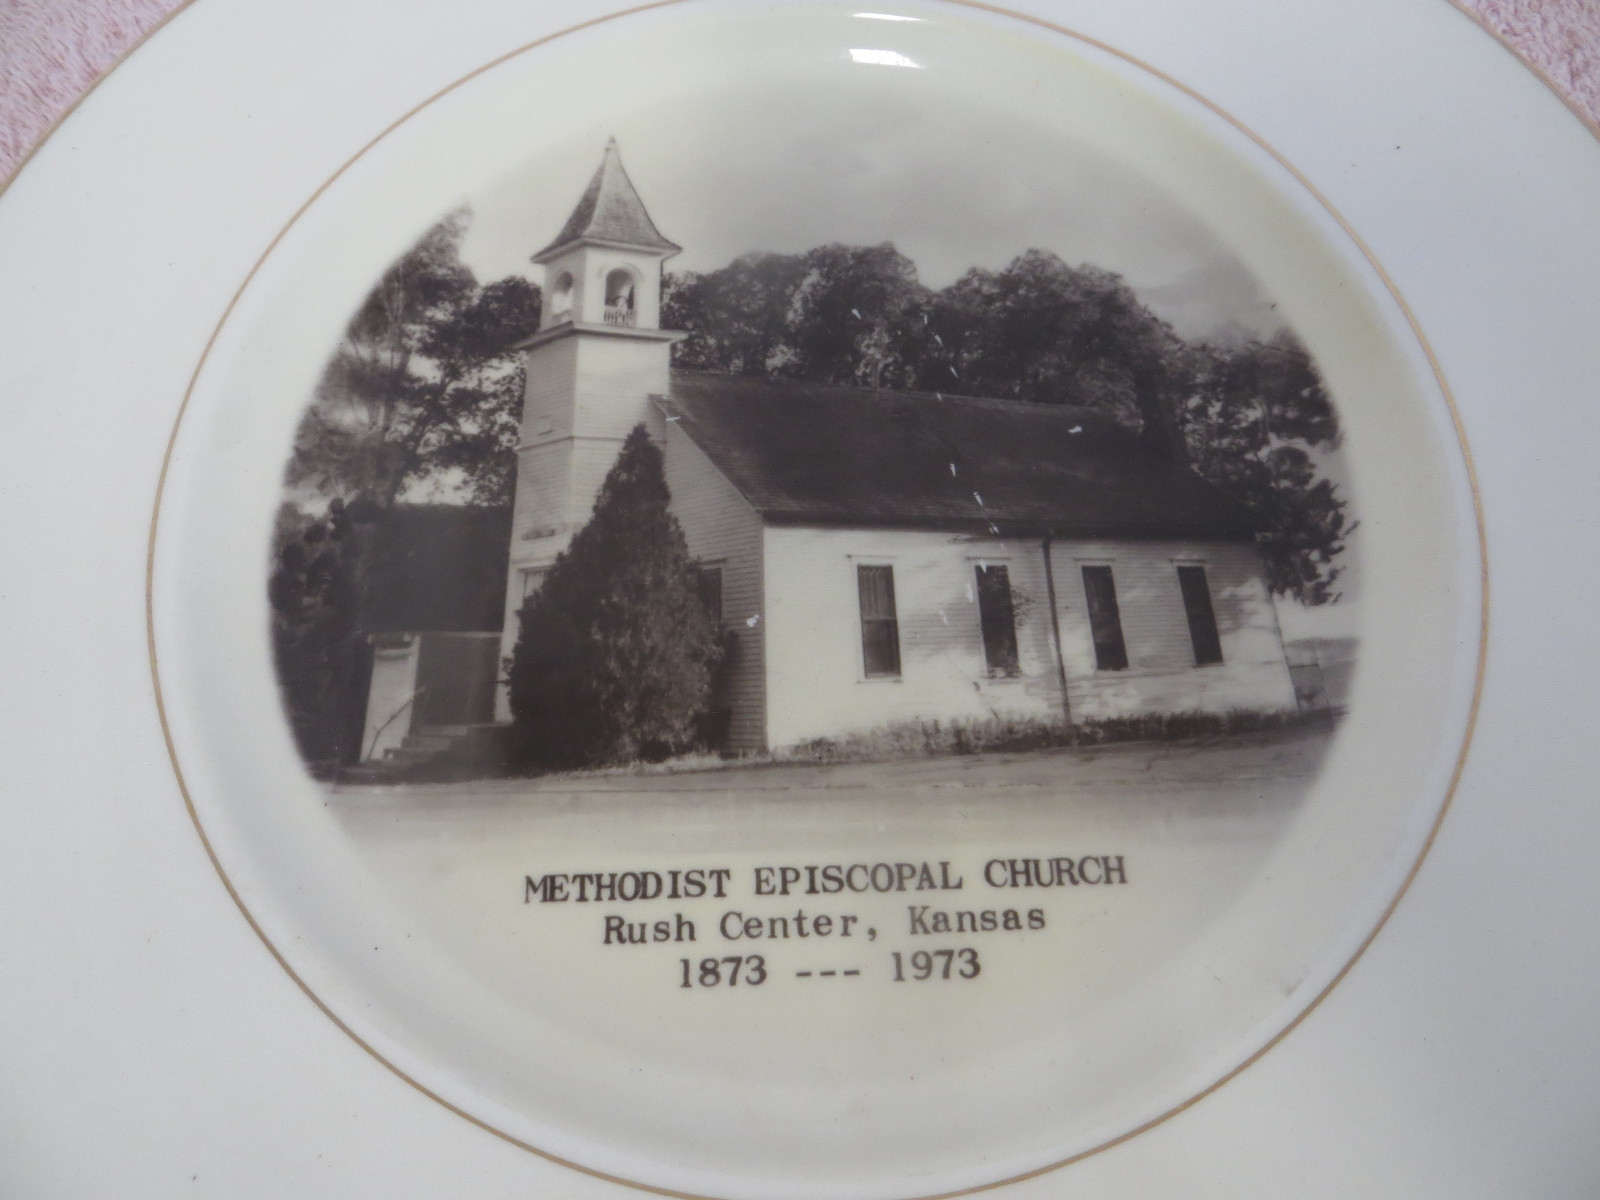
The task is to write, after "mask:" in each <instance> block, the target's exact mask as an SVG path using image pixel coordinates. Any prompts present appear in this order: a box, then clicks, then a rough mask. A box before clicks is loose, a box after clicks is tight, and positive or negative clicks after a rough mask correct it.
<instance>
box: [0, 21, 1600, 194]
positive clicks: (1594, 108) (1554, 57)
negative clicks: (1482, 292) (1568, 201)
mask: <svg viewBox="0 0 1600 1200" xmlns="http://www.w3.org/2000/svg"><path fill="white" fill-rule="evenodd" d="M1407 2H1409V3H1415V4H1427V3H1443V2H1444V0H1407ZM1450 2H1451V3H1453V4H1456V6H1457V7H1458V8H1461V9H1463V10H1465V11H1467V12H1469V13H1471V14H1472V15H1473V16H1475V17H1476V18H1477V19H1478V20H1479V21H1480V22H1481V23H1482V24H1483V25H1485V26H1486V27H1488V28H1489V29H1490V30H1492V31H1493V32H1494V33H1496V34H1498V35H1499V36H1500V37H1501V38H1502V39H1503V40H1505V41H1506V42H1507V43H1508V44H1509V45H1510V46H1511V47H1512V48H1513V49H1515V50H1516V51H1517V53H1519V54H1520V55H1522V57H1523V58H1524V59H1526V60H1527V61H1528V62H1529V63H1530V64H1531V65H1532V66H1533V67H1534V69H1535V70H1537V71H1539V72H1540V74H1542V75H1543V76H1544V77H1545V78H1546V79H1547V80H1548V81H1549V82H1550V83H1551V84H1552V85H1554V86H1555V87H1556V89H1557V90H1558V91H1560V92H1562V93H1563V94H1565V95H1566V97H1567V98H1568V99H1569V100H1570V101H1571V102H1572V104H1573V106H1574V107H1575V108H1576V109H1577V110H1578V112H1579V114H1580V115H1582V116H1584V117H1585V118H1586V119H1587V121H1588V123H1589V125H1590V127H1591V128H1593V129H1594V130H1595V131H1596V133H1597V134H1600V0H1450ZM180 3H181V0H0V180H4V179H7V178H9V177H10V175H11V173H12V172H13V171H14V170H15V169H16V167H17V166H18V164H19V163H21V161H22V160H23V158H24V157H25V156H26V155H27V153H28V151H29V150H31V149H32V148H33V146H34V145H35V144H36V143H37V142H38V141H39V140H40V139H41V138H42V137H44V136H45V134H46V133H48V132H49V130H50V128H51V127H52V126H53V125H54V124H55V122H56V121H57V120H59V119H60V118H61V116H62V115H63V114H64V113H65V112H66V111H67V109H68V108H70V107H71V105H72V104H73V102H74V101H76V100H77V99H78V97H79V96H81V95H82V94H83V93H84V92H85V91H86V90H87V89H88V88H89V87H90V86H91V85H92V84H93V83H94V81H95V80H96V79H98V78H99V77H100V76H101V75H102V74H103V73H104V72H105V71H107V70H109V69H110V68H111V67H112V66H113V65H114V64H115V63H116V61H117V59H118V58H120V57H121V56H122V55H123V54H125V53H126V52H127V51H128V50H129V49H130V48H132V46H133V45H134V43H136V42H137V41H138V40H139V38H140V37H142V36H143V35H144V34H145V33H147V32H148V31H149V30H151V29H152V28H153V27H154V26H155V25H157V24H158V23H159V22H160V21H161V19H162V18H163V17H164V16H166V15H167V14H168V13H169V12H171V11H172V10H174V9H176V8H178V7H179V5H180Z"/></svg>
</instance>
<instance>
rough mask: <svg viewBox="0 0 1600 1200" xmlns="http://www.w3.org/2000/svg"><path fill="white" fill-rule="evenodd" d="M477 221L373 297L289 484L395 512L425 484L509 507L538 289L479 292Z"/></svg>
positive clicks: (399, 269) (521, 285)
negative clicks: (470, 263) (473, 267)
mask: <svg viewBox="0 0 1600 1200" xmlns="http://www.w3.org/2000/svg"><path fill="white" fill-rule="evenodd" d="M467 221H468V214H467V213H466V212H465V211H464V210H463V211H461V212H457V213H454V214H452V215H451V216H449V217H447V218H445V220H443V221H441V222H439V224H437V225H435V226H434V227H433V228H432V229H431V230H429V231H428V233H427V234H425V235H424V236H423V237H422V239H421V240H420V241H418V242H417V244H416V245H415V246H413V247H412V248H411V249H410V250H409V251H407V252H406V253H405V254H404V255H403V256H402V257H401V258H400V259H399V260H398V261H396V262H395V263H394V265H393V266H391V267H390V268H389V269H388V270H387V271H385V272H384V275H383V277H382V278H381V279H380V280H379V281H378V284H377V286H376V287H374V288H373V289H372V291H371V292H370V293H369V294H368V295H367V297H366V300H365V301H364V302H363V303H362V305H361V308H360V309H359V310H358V311H357V312H356V315H355V316H354V317H353V318H352V319H351V321H350V324H349V325H348V327H347V328H346V330H345V336H344V338H343V340H342V341H341V342H340V344H339V348H338V350H337V351H336V352H335V353H334V356H333V359H332V361H331V362H330V363H329V364H328V367H327V369H326V370H325V371H324V373H323V376H322V380H321V382H320V383H319V385H318V387H317V391H316V395H315V397H314V398H313V401H312V404H311V407H310V409H309V410H308V411H307V413H306V416H305V419H304V420H303V421H302V422H301V426H300V429H299V431H298V434H297V436H296V439H295V448H294V455H293V457H292V459H291V461H290V465H289V472H288V482H289V484H290V485H291V486H297V485H298V486H307V487H310V488H312V489H313V490H315V491H318V492H321V493H322V494H324V495H327V496H342V497H345V498H347V499H351V498H355V497H361V498H362V499H363V500H365V501H366V502H368V503H371V504H373V505H375V506H377V507H378V508H379V509H387V508H389V507H390V506H392V505H393V504H394V502H395V501H396V500H397V499H398V498H399V497H400V496H401V495H402V494H403V493H404V492H405V491H406V489H407V488H409V487H412V486H414V485H418V484H425V483H430V482H437V483H442V484H453V485H454V486H455V488H456V489H457V490H459V491H460V492H462V493H463V494H464V495H465V497H466V498H468V499H470V500H472V501H474V502H477V503H483V504H504V503H509V502H510V494H511V488H512V481H513V469H514V462H513V457H512V456H513V453H514V449H515V445H516V429H517V422H518V419H519V415H520V407H521V401H522V365H521V357H520V355H519V354H518V353H517V351H516V349H515V347H516V345H517V344H518V343H519V342H520V341H522V340H523V339H524V338H526V337H527V336H529V335H530V334H531V333H532V332H533V331H534V330H535V329H537V328H538V323H539V303H540V297H539V289H538V288H536V287H535V286H534V285H533V284H531V283H529V282H528V281H527V280H525V279H521V278H518V277H511V278H507V279H502V280H500V281H498V282H496V283H492V284H489V285H488V286H487V287H483V286H480V285H479V284H478V282H477V280H476V279H475V278H474V277H473V274H472V272H471V271H470V270H469V269H468V268H467V267H466V266H465V265H464V264H463V263H462V262H461V258H460V244H461V238H462V235H463V234H464V232H465V231H466V227H467Z"/></svg>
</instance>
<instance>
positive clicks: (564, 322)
mask: <svg viewBox="0 0 1600 1200" xmlns="http://www.w3.org/2000/svg"><path fill="white" fill-rule="evenodd" d="M678 249H679V248H678V246H677V245H676V244H674V243H673V242H669V241H668V240H667V239H666V238H664V237H662V236H661V231H660V230H659V229H657V228H656V226H655V222H654V221H652V220H651V219H650V214H649V213H648V212H647V211H646V210H645V207H644V201H643V200H641V199H639V193H638V192H636V191H635V190H634V187H633V182H632V180H630V179H629V178H628V173H627V172H626V171H624V170H623V169H622V155H621V154H620V153H619V152H618V150H617V143H616V139H614V138H613V139H612V140H611V141H610V142H608V143H607V144H606V150H605V156H604V157H603V158H602V159H601V161H600V168H599V170H597V171H596V172H595V173H594V177H593V178H592V179H590V180H589V186H588V187H586V188H585V189H584V190H583V196H582V198H581V199H580V200H579V201H578V207H577V208H575V209H573V210H572V215H571V216H570V217H569V218H567V223H566V225H565V226H563V227H562V230H561V232H560V233H559V234H558V235H557V236H556V239H555V241H553V242H551V243H550V244H549V245H548V246H546V247H545V248H544V249H543V250H541V251H539V253H537V254H535V255H534V256H533V261H534V262H536V263H539V264H540V265H541V266H543V267H544V273H545V287H544V311H543V314H542V315H541V317H540V320H539V332H538V333H536V334H534V335H533V337H531V338H530V339H528V342H527V344H526V345H527V353H528V357H527V370H526V381H527V382H526V385H525V390H524V392H523V400H522V437H521V439H520V442H519V444H518V446H517V490H516V499H515V502H514V508H513V515H512V535H511V563H510V566H511V570H510V575H509V578H508V579H507V587H506V609H505V614H506V615H505V634H504V638H503V640H502V644H501V653H502V655H508V654H510V653H511V651H512V649H513V648H514V647H515V645H516V637H517V628H518V624H517V613H518V612H519V611H520V610H521V608H522V604H523V601H524V600H525V599H526V598H527V597H528V596H529V595H530V594H531V593H532V592H533V591H534V590H535V589H537V588H538V587H539V586H540V582H541V581H542V580H543V578H544V573H545V571H546V570H547V569H548V568H549V566H550V564H551V563H552V562H554V561H555V559H556V556H557V555H559V554H560V553H561V551H562V550H564V549H565V548H566V546H567V543H568V542H570V541H571V540H572V535H573V534H574V533H576V532H577V531H578V530H579V529H581V528H582V527H583V525H584V523H585V522H586V521H587V520H588V519H589V514H590V512H591V511H592V510H593V508H594V499H595V496H596V494H598V492H599V490H600V485H601V484H602V483H603V482H605V477H606V474H607V473H608V472H609V471H610V470H611V464H612V463H613V462H615V461H616V457H617V452H618V451H619V450H620V449H621V448H622V443H623V441H624V440H625V439H626V438H627V436H628V434H629V433H630V432H631V431H632V430H633V428H634V427H635V426H637V425H640V424H643V425H644V426H645V427H646V428H647V429H648V430H649V431H650V433H651V436H652V437H655V438H657V439H661V438H664V437H665V436H666V427H665V425H664V423H663V417H662V414H661V411H660V409H659V408H658V407H657V406H656V405H655V404H654V403H653V402H652V401H651V399H650V398H651V397H652V396H664V395H666V394H667V391H668V389H669V386H670V378H671V376H670V371H671V365H672V344H673V343H674V342H676V341H678V340H680V339H681V338H682V337H683V334H681V333H672V332H670V331H668V330H664V329H662V328H661V264H662V263H663V262H665V261H666V260H667V259H669V258H671V257H672V256H673V255H674V254H676V253H678ZM497 711H499V713H500V716H501V717H502V718H509V716H510V710H509V709H508V708H507V707H506V697H505V695H504V692H503V689H502V694H501V697H500V700H499V708H498V710H497Z"/></svg>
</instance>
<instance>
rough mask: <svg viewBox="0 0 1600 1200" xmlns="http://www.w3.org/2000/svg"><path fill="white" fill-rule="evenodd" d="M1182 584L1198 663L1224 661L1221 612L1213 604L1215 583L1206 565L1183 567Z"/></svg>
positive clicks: (1179, 581) (1185, 607) (1203, 664)
mask: <svg viewBox="0 0 1600 1200" xmlns="http://www.w3.org/2000/svg"><path fill="white" fill-rule="evenodd" d="M1178 586H1179V587H1180V588H1181V589H1182V590H1183V610H1184V612H1185V613H1186V614H1187V615H1188V617H1189V641H1190V642H1191V643H1192V644H1193V645H1194V665H1195V666H1197V667H1205V666H1210V665H1211V664H1212V663H1219V662H1221V661H1222V639H1221V637H1219V636H1218V634H1217V614H1216V610H1214V609H1213V608H1212V607H1211V586H1210V584H1209V583H1207V581H1206V569H1205V568H1204V567H1199V566H1189V567H1179V568H1178Z"/></svg>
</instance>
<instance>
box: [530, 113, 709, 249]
mask: <svg viewBox="0 0 1600 1200" xmlns="http://www.w3.org/2000/svg"><path fill="white" fill-rule="evenodd" d="M581 241H599V242H610V243H613V244H617V245H624V246H631V247H636V248H638V249H641V250H666V251H669V252H671V253H673V254H676V253H677V252H678V251H679V250H681V249H683V247H681V246H679V245H678V244H677V243H675V242H669V241H668V240H667V239H666V238H664V237H662V236H661V231H660V230H659V229H657V228H656V225H655V222H654V221H652V220H651V219H650V214H649V213H648V212H647V211H646V210H645V207H644V201H643V200H641V199H639V193H638V192H637V191H635V190H634V187H633V181H632V180H631V179H629V178H628V173H627V171H625V170H623V169H622V154H621V151H619V150H618V149H617V139H616V138H612V139H611V140H610V141H609V142H607V143H606V152H605V157H604V158H602V159H601V160H600V166H599V168H598V169H597V170H596V171H595V173H594V177H593V178H592V179H590V180H589V186H588V187H586V188H585V189H584V190H583V196H582V198H581V199H579V201H578V207H577V208H575V209H573V210H572V215H571V216H570V217H568V218H567V223H566V225H564V226H563V227H562V229H561V232H560V233H559V234H557V235H556V240H555V241H553V242H551V243H550V244H549V245H548V246H546V247H545V248H544V249H543V250H541V251H539V253H537V254H535V255H534V256H533V261H534V262H545V261H547V260H548V259H550V258H552V257H554V256H555V255H556V254H557V253H559V252H560V251H562V250H565V249H566V248H567V247H568V246H571V245H572V244H574V243H575V242H581Z"/></svg>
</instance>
